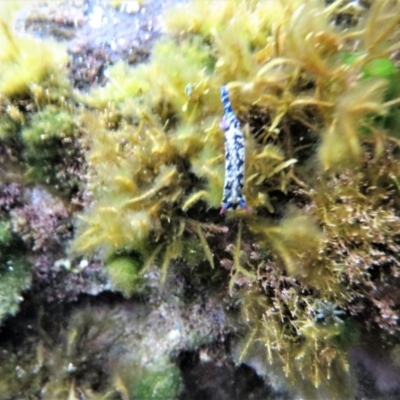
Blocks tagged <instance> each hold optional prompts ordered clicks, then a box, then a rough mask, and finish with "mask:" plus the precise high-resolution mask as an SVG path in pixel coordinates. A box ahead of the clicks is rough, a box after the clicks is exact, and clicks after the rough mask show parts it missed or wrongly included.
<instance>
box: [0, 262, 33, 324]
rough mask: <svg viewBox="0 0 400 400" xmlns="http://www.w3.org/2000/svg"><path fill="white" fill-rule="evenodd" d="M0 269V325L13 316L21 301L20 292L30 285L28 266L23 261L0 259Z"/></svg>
mask: <svg viewBox="0 0 400 400" xmlns="http://www.w3.org/2000/svg"><path fill="white" fill-rule="evenodd" d="M1 262H2V263H4V264H2V266H1V267H0V323H1V322H2V321H3V320H4V318H5V317H6V316H7V315H15V314H16V313H17V311H18V310H19V304H20V303H21V301H22V300H23V297H22V292H23V291H25V290H27V289H28V288H29V286H30V283H31V276H30V271H29V266H28V265H26V263H25V261H24V260H23V259H18V258H17V259H13V258H8V260H7V261H6V260H5V258H4V257H2V261H1Z"/></svg>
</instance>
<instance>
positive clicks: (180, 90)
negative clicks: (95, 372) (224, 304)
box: [0, 0, 400, 398]
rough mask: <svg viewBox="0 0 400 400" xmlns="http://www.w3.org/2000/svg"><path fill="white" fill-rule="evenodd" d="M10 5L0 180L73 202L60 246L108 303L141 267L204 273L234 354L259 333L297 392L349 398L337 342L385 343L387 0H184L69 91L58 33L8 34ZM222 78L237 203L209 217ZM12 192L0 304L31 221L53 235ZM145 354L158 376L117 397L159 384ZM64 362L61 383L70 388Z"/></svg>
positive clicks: (41, 238) (392, 24)
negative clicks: (236, 129)
mask: <svg viewBox="0 0 400 400" xmlns="http://www.w3.org/2000/svg"><path fill="white" fill-rule="evenodd" d="M119 3H120V2H115V6H119V5H120V4H119ZM10 16H11V14H7V13H4V14H2V17H0V28H1V32H2V33H1V37H0V65H1V67H0V160H1V162H2V165H7V169H4V173H3V174H2V184H3V186H2V188H3V189H4V190H6V189H7V190H8V188H9V186H7V185H8V184H14V183H16V182H17V183H19V184H22V185H27V186H28V187H36V186H37V185H40V186H43V187H44V188H46V190H48V191H49V192H51V193H53V194H54V196H56V197H57V198H60V199H61V198H62V199H65V202H66V203H68V202H71V201H72V200H75V203H76V204H78V205H79V207H81V208H82V212H80V213H79V215H77V218H76V223H75V227H74V232H73V234H74V235H75V236H74V238H73V241H72V243H71V246H70V247H71V248H70V256H71V258H73V257H77V258H78V259H79V258H80V257H82V258H83V259H87V258H90V257H92V256H94V257H96V259H98V260H101V261H102V263H103V264H104V266H105V268H104V269H105V271H106V273H107V274H108V276H109V277H110V279H111V281H112V282H113V284H114V287H115V289H117V290H119V291H121V292H122V293H123V294H124V295H125V296H126V297H129V296H131V295H132V294H133V293H135V292H137V291H140V289H141V286H142V283H143V281H144V280H145V279H146V272H148V271H149V269H150V268H152V267H154V265H156V266H157V267H159V269H160V274H161V278H162V281H164V282H165V281H166V279H167V276H168V274H169V273H170V271H171V264H176V265H174V266H175V267H179V266H181V267H182V268H185V267H189V268H190V269H191V271H193V274H202V276H204V274H209V279H210V281H211V280H213V279H216V278H215V277H216V276H217V278H218V279H220V280H221V282H224V283H223V284H222V288H221V291H224V293H226V296H227V297H228V296H234V297H236V298H237V299H238V300H239V303H240V306H241V309H242V315H243V322H245V323H246V324H247V325H248V335H247V337H246V338H245V339H244V340H243V344H242V351H241V354H240V356H238V357H237V360H236V361H237V362H238V363H239V362H241V360H246V358H247V357H249V355H250V354H251V353H252V351H254V348H256V347H257V346H260V345H261V348H262V349H263V351H264V362H265V364H266V365H267V364H271V365H273V366H274V368H275V369H276V367H277V366H278V368H279V369H280V370H281V371H282V373H283V375H284V376H285V377H286V378H287V379H288V381H289V382H290V383H291V384H293V387H294V390H297V391H298V392H300V393H301V394H303V395H304V396H305V397H307V398H313V397H317V396H322V398H323V397H324V396H325V398H343V396H345V397H348V396H351V379H352V378H351V376H350V375H349V365H348V358H347V352H348V350H349V349H350V348H351V347H352V346H354V344H355V343H357V341H358V340H359V337H360V335H361V334H362V330H363V329H367V330H368V329H371V330H372V329H373V330H376V331H377V332H379V336H380V339H382V340H387V342H388V343H391V344H392V345H393V346H395V345H396V344H397V342H398V338H396V335H398V333H399V321H398V313H399V310H400V301H399V299H398V295H396V290H397V287H398V286H399V279H400V271H399V262H400V260H399V258H398V254H399V244H400V238H399V236H398V235H399V234H398V232H399V227H400V217H399V207H400V202H399V191H400V183H399V181H398V176H399V173H400V170H399V168H400V160H399V149H398V146H399V133H398V132H399V128H400V117H399V103H400V86H399V70H398V65H399V63H400V57H399V50H400V40H399V39H400V25H399V22H400V3H399V2H398V1H390V0H381V1H376V2H361V3H358V2H353V1H347V0H336V1H330V2H323V1H319V0H307V1H304V0H303V1H300V0H293V1H290V2H287V1H284V0H270V1H255V0H226V1H218V2H217V1H215V2H203V1H192V2H189V3H188V4H182V5H180V7H179V8H176V9H173V10H171V11H170V12H169V14H168V15H167V16H166V30H167V33H166V34H165V35H164V36H163V37H162V38H161V39H160V40H159V41H158V42H157V44H156V45H155V46H154V48H153V50H152V55H151V57H150V59H149V61H148V62H147V63H145V64H139V65H137V66H135V67H132V66H129V65H128V63H127V62H124V61H119V62H117V63H115V64H114V65H112V66H110V67H109V68H108V70H107V72H106V75H107V78H108V81H107V83H106V84H105V85H104V86H103V87H92V88H91V89H90V90H88V91H87V92H82V91H81V92H78V91H74V90H73V88H72V87H71V84H70V83H69V82H68V79H67V75H66V72H65V71H64V70H65V68H63V67H64V66H66V63H67V60H68V56H67V53H66V51H65V49H64V48H63V47H62V46H60V45H59V44H56V43H51V42H41V41H38V40H36V39H33V38H28V37H22V36H18V35H16V34H15V33H14V31H13V30H12V29H11V21H12V18H11V17H10ZM8 17H10V18H8ZM222 86H226V88H227V90H228V92H229V100H230V102H231V106H232V109H233V112H234V115H236V116H237V118H238V121H239V123H240V128H241V132H242V133H243V137H244V146H245V154H246V157H245V158H246V163H245V167H244V177H243V194H244V196H245V198H246V204H247V205H248V208H242V209H238V210H227V212H226V213H225V214H224V215H220V213H219V209H220V207H221V202H222V200H223V190H224V181H225V179H226V177H225V171H226V168H225V163H226V162H227V160H226V159H225V148H224V132H223V131H222V130H221V128H220V121H221V118H222V117H223V115H224V109H223V104H222V103H221V98H220V90H221V87H222ZM222 127H224V124H222ZM2 172H3V171H2ZM241 174H242V170H241ZM240 187H242V182H240ZM3 189H2V190H3ZM77 193H78V195H76V194H77ZM25 195H26V193H25ZM74 195H76V197H74ZM20 198H21V199H23V198H24V195H21V196H20ZM18 201H20V200H18ZM18 201H15V202H14V203H15V204H14V203H13V204H11V205H7V203H4V205H3V204H2V208H1V213H0V261H1V279H0V285H5V287H7V289H9V290H10V293H7V294H6V296H5V297H4V300H3V299H1V303H0V307H1V311H0V317H1V316H4V315H6V314H12V313H15V311H16V306H17V303H18V301H19V299H20V297H19V296H20V294H21V291H22V290H24V289H25V288H27V287H28V285H29V283H30V268H29V266H27V265H26V264H25V258H24V256H23V255H24V254H26V253H25V252H26V251H27V249H28V248H29V246H31V247H32V248H35V251H42V252H44V253H46V251H48V250H49V248H51V247H52V246H53V244H54V242H51V240H50V239H49V237H48V236H46V235H45V233H46V231H48V232H52V233H54V235H53V236H54V237H55V238H57V240H58V241H59V242H62V243H65V242H66V241H67V240H69V239H70V238H71V236H72V229H70V228H71V227H70V226H67V224H68V222H66V224H65V225H63V224H60V225H58V224H57V223H53V222H54V220H56V219H61V220H64V219H65V220H66V221H68V220H69V212H70V209H69V208H68V210H65V212H64V209H63V208H62V207H61V208H60V209H59V211H57V210H56V211H55V212H54V213H53V215H54V218H50V219H49V222H48V224H50V225H51V226H52V230H47V229H44V228H43V227H44V226H48V225H46V223H45V221H43V220H40V221H39V218H37V220H36V219H35V218H36V214H35V212H36V211H35V212H33V211H32V209H31V208H29V206H28V207H24V206H22V205H21V204H20V203H18ZM22 201H23V200H22ZM54 204H56V203H54ZM57 204H58V203H57ZM71 208H72V207H71ZM28 214H29V215H30V216H29V217H28V218H26V219H24V218H25V216H27V215H28ZM50 220H51V222H50ZM17 242H18V243H23V244H24V246H25V247H23V250H22V253H20V252H19V251H17V250H16V249H17V247H18V246H17V245H16V244H15V243H17ZM59 250H60V249H59V248H57V251H59ZM21 254H22V255H21ZM60 257H64V254H60ZM226 271H228V273H229V275H230V276H229V277H228V278H227V279H226V277H225V275H224V272H225V273H226ZM0 293H6V292H3V291H0ZM10 299H11V301H10ZM3 310H4V311H3ZM361 327H364V328H361ZM72 331H74V329H72ZM71 340H72V339H71ZM74 343H75V342H74ZM257 348H258V347H257ZM63 351H65V349H64V350H63ZM67 353H68V351H67ZM60 357H61V356H60ZM78 358H79V357H78ZM75 363H76V362H73V363H72V364H73V365H75ZM161 364H162V365H161V366H160V369H165V370H167V372H168V371H170V373H169V372H168V373H169V375H170V377H171V378H170V379H166V380H165V382H164V381H163V379H161V378H159V377H158V375H157V374H156V375H152V376H150V377H148V375H147V371H146V370H145V369H144V370H142V371H140V373H138V376H139V377H141V378H140V383H141V386H140V385H137V384H132V385H133V387H132V388H127V387H125V385H122V384H121V385H120V384H119V383H118V384H115V385H116V386H118V387H119V388H120V390H119V392H120V395H121V397H122V398H124V396H125V395H124V394H123V392H124V391H126V390H128V389H129V390H131V391H133V392H135V391H138V390H142V391H143V393H145V392H146V391H148V390H152V388H154V382H155V381H157V382H160V385H161V384H163V386H162V387H160V391H159V394H160V396H161V397H159V398H167V395H166V394H165V393H167V392H168V393H172V392H174V391H176V390H177V389H176V388H177V387H178V386H179V382H178V381H179V379H178V374H177V372H176V370H175V367H174V366H173V365H170V364H169V361H165V363H163V362H161ZM12 368H14V369H15V365H13V366H12ZM271 368H273V367H271ZM156 369H157V368H156ZM63 373H64V374H65V376H63V377H62V378H60V379H61V381H62V382H67V383H68V384H69V386H68V384H66V385H65V388H64V389H65V391H64V392H63V394H62V395H63V396H65V395H66V394H67V393H69V391H72V390H75V387H74V386H71V385H75V383H71V380H69V378H68V376H69V375H68V374H67V373H66V372H65V370H63ZM141 374H143V375H141ZM150 375H151V374H150ZM121 376H122V375H121ZM164 377H165V375H164ZM118 379H122V378H121V377H119V378H118ZM73 382H75V381H73ZM118 382H120V381H118ZM338 382H339V383H338ZM164 383H165V384H164ZM49 387H50V383H49ZM71 387H72V388H73V389H71ZM148 388H150V389H148ZM49 390H50V389H49ZM105 390H106V389H105ZM135 393H136V392H135ZM162 396H164V397H162ZM125 397H126V396H125ZM105 398H107V397H105ZM153 398H157V397H153Z"/></svg>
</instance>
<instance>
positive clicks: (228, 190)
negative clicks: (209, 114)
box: [219, 86, 247, 214]
mask: <svg viewBox="0 0 400 400" xmlns="http://www.w3.org/2000/svg"><path fill="white" fill-rule="evenodd" d="M221 101H222V105H223V107H224V117H223V118H222V120H221V122H220V124H219V127H220V128H221V129H222V130H223V131H224V137H225V183H224V190H223V194H222V204H221V211H220V214H223V213H224V212H225V211H226V210H229V209H230V208H234V209H235V208H236V207H237V206H239V207H241V208H245V209H247V205H246V198H245V196H244V194H243V185H244V172H245V146H244V135H243V132H242V129H241V126H240V122H239V120H238V119H237V117H236V115H235V113H234V112H233V109H232V105H231V102H230V100H229V92H228V89H227V87H226V86H221Z"/></svg>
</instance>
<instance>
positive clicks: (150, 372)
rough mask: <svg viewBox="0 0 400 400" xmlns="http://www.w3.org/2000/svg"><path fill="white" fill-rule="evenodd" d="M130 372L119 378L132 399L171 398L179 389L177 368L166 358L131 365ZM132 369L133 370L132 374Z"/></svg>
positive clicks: (164, 399) (170, 399)
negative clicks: (142, 364) (144, 363)
mask: <svg viewBox="0 0 400 400" xmlns="http://www.w3.org/2000/svg"><path fill="white" fill-rule="evenodd" d="M129 369H130V372H128V371H126V372H125V374H124V373H121V377H120V378H119V379H120V380H121V382H124V387H125V388H126V391H127V392H128V393H129V395H130V397H131V398H133V399H143V400H173V399H176V398H177V396H178V394H179V392H180V390H181V385H182V383H181V374H180V371H179V368H178V367H177V366H176V365H174V364H172V363H171V362H170V361H169V360H168V359H159V360H156V361H154V362H153V363H152V364H150V365H148V366H141V365H132V366H130V367H129ZM132 371H135V372H134V373H133V374H132Z"/></svg>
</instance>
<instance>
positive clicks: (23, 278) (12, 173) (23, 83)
mask: <svg viewBox="0 0 400 400" xmlns="http://www.w3.org/2000/svg"><path fill="white" fill-rule="evenodd" d="M17 8H18V3H17V2H12V3H7V4H3V5H2V6H1V16H0V64H1V67H0V162H1V182H0V197H1V200H0V221H1V234H0V236H1V237H0V248H1V250H0V252H1V256H0V264H1V265H0V271H1V272H0V274H1V279H0V286H1V290H0V293H1V296H0V297H1V304H0V321H3V319H4V317H5V316H6V315H9V314H12V315H13V314H15V313H16V311H17V310H18V304H19V303H20V302H21V301H22V300H23V292H24V291H26V290H27V289H28V288H29V287H30V285H31V282H32V274H33V271H34V269H35V268H36V265H37V260H38V257H42V260H45V261H46V263H47V264H50V265H52V264H53V263H54V261H55V257H57V256H62V250H60V249H61V248H62V246H64V244H63V242H65V241H66V240H67V239H69V238H70V236H71V226H70V225H69V219H70V210H69V206H66V205H65V204H66V203H64V202H63V201H66V202H69V201H70V199H71V198H72V197H73V195H76V193H77V192H78V190H79V181H80V178H81V177H82V174H83V172H84V171H83V169H82V162H83V158H82V149H81V145H80V144H79V143H78V141H77V138H78V137H79V128H78V123H77V120H76V116H75V115H74V112H75V106H74V105H73V100H72V88H71V87H70V84H69V82H68V79H67V74H66V70H65V66H66V64H67V61H68V56H67V52H66V50H65V49H64V48H63V47H62V46H61V45H59V44H57V43H55V42H51V41H48V42H43V41H40V40H38V39H34V38H32V37H28V36H25V35H23V34H17V33H16V31H15V26H14V25H15V9H17ZM51 193H52V194H53V195H54V198H52V195H51ZM61 199H62V200H61ZM60 251H61V254H60Z"/></svg>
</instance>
